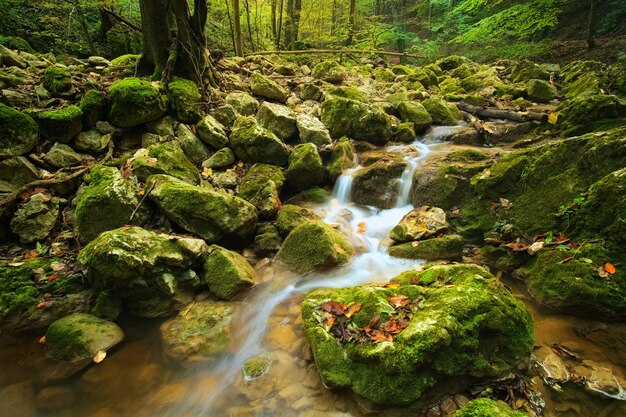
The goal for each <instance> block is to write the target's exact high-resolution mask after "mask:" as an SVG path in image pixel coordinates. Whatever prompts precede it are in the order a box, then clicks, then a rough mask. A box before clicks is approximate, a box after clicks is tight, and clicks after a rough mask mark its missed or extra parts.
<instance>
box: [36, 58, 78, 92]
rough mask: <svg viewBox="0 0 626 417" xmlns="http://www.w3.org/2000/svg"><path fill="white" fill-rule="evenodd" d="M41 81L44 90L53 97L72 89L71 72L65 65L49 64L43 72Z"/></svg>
mask: <svg viewBox="0 0 626 417" xmlns="http://www.w3.org/2000/svg"><path fill="white" fill-rule="evenodd" d="M41 82H42V84H43V86H44V87H45V89H46V90H48V91H49V92H50V94H52V95H53V96H55V97H59V96H61V95H63V94H67V93H69V92H71V91H72V90H73V88H74V87H73V85H72V74H71V73H70V71H69V70H68V69H67V68H66V67H59V66H56V65H51V66H49V67H48V68H46V70H45V71H44V72H43V76H42V78H41Z"/></svg>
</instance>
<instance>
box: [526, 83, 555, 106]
mask: <svg viewBox="0 0 626 417" xmlns="http://www.w3.org/2000/svg"><path fill="white" fill-rule="evenodd" d="M556 94H557V91H556V87H555V86H554V85H552V84H550V83H549V82H547V81H544V80H530V81H528V82H527V83H526V97H528V99H529V100H534V101H538V102H540V103H547V102H549V101H551V100H554V99H555V98H556Z"/></svg>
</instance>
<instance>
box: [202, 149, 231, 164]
mask: <svg viewBox="0 0 626 417" xmlns="http://www.w3.org/2000/svg"><path fill="white" fill-rule="evenodd" d="M234 163H235V154H233V151H232V150H231V149H230V148H222V149H220V150H219V151H217V152H215V153H214V154H213V155H212V156H211V157H210V158H209V159H207V160H206V161H204V162H203V163H202V166H203V167H205V168H227V167H229V166H231V165H233V164H234Z"/></svg>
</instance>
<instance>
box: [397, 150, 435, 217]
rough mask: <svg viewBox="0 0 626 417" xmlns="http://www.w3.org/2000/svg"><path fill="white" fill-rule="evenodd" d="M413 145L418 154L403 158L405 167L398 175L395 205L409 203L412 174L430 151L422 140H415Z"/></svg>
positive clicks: (402, 205)
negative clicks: (398, 185)
mask: <svg viewBox="0 0 626 417" xmlns="http://www.w3.org/2000/svg"><path fill="white" fill-rule="evenodd" d="M413 146H415V147H416V148H417V150H418V151H419V156H417V157H416V158H405V160H406V162H407V167H406V168H405V170H404V172H403V173H402V176H401V177H400V193H399V194H398V201H397V202H396V207H405V206H407V205H409V203H410V201H409V200H410V197H411V185H412V184H413V174H414V173H415V171H416V170H417V168H419V167H420V166H421V165H422V162H423V161H424V159H425V158H426V157H427V156H428V154H429V153H430V147H429V146H428V145H426V144H425V143H423V142H415V143H414V144H413Z"/></svg>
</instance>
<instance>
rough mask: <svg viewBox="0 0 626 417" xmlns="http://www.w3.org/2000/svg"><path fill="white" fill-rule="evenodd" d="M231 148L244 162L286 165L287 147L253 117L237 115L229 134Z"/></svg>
mask: <svg viewBox="0 0 626 417" xmlns="http://www.w3.org/2000/svg"><path fill="white" fill-rule="evenodd" d="M230 143H231V148H232V150H233V152H234V153H235V155H236V156H237V158H239V159H241V160H242V161H244V162H262V163H267V164H273V165H278V166H285V165H287V159H288V157H289V149H288V148H287V145H285V144H284V143H283V141H281V140H280V139H279V138H278V137H277V136H276V135H275V134H274V133H272V132H270V131H269V130H267V129H264V128H263V127H261V126H259V124H258V123H257V121H256V119H254V118H253V117H238V118H237V121H236V122H235V125H234V126H233V131H232V133H231V135H230Z"/></svg>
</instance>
